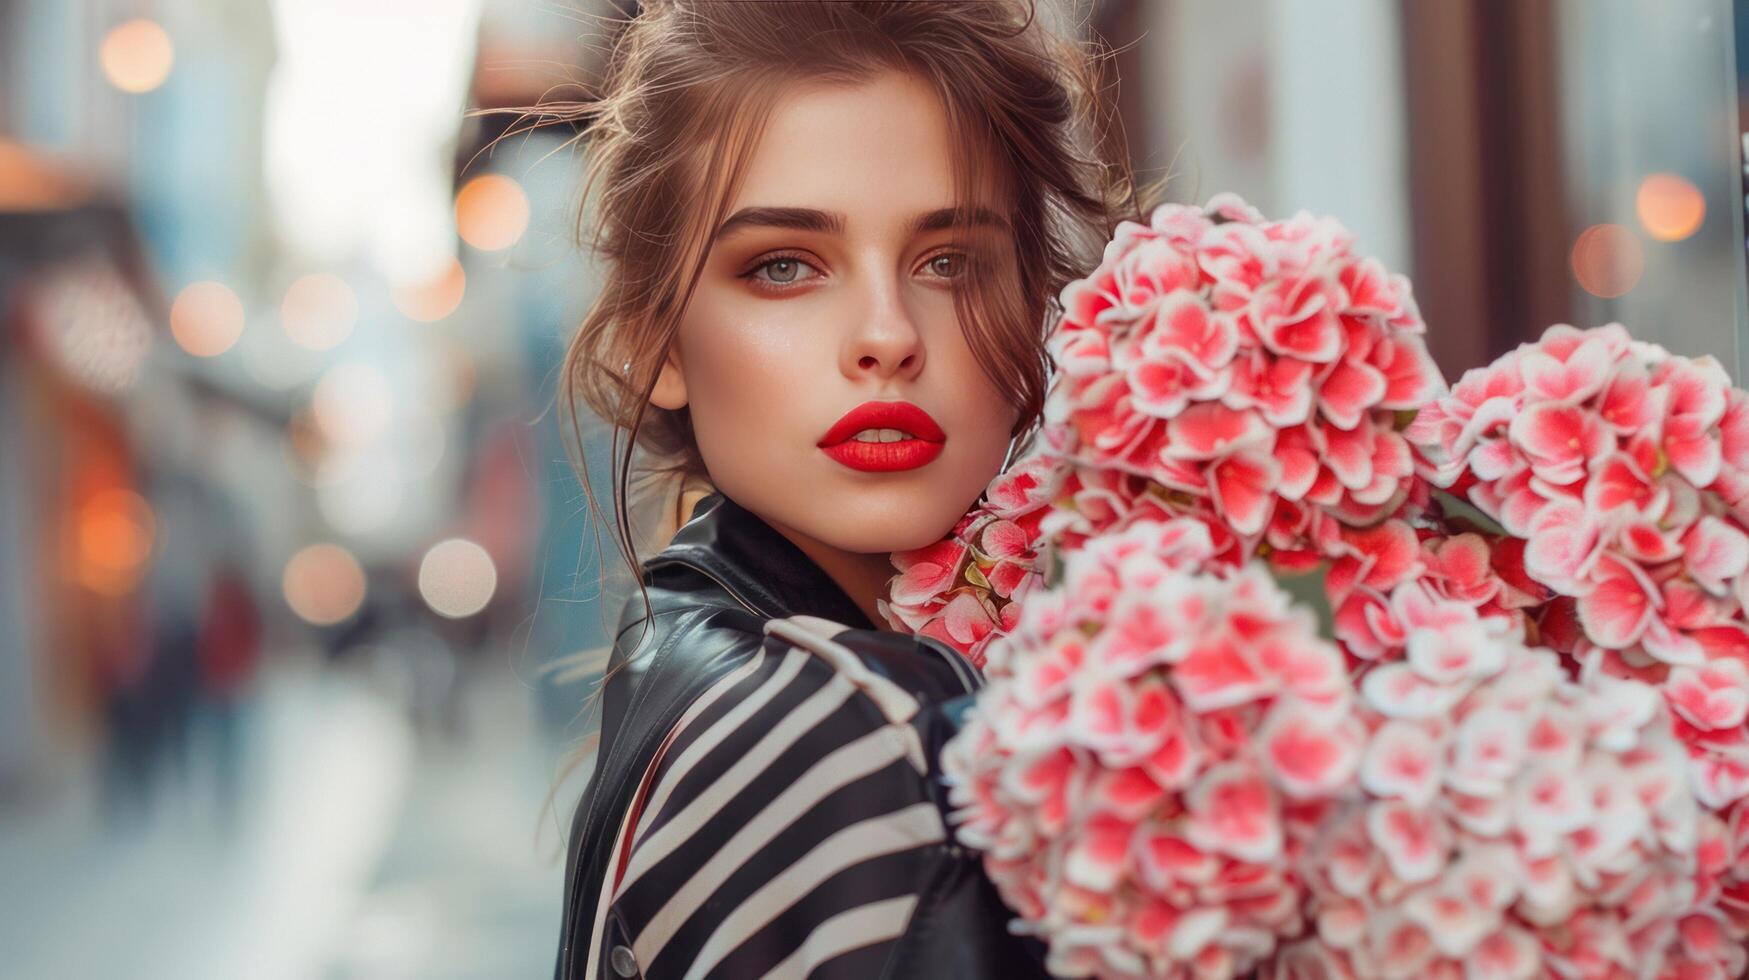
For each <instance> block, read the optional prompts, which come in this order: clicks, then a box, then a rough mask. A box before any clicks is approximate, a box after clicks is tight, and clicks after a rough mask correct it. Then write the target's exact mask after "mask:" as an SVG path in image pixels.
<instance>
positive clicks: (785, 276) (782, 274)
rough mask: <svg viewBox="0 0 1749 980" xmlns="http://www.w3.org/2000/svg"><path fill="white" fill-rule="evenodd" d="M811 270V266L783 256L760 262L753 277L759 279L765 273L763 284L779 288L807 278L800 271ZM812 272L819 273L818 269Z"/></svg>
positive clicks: (799, 260)
mask: <svg viewBox="0 0 1749 980" xmlns="http://www.w3.org/2000/svg"><path fill="white" fill-rule="evenodd" d="M813 268H814V267H813V266H811V265H809V264H808V263H806V262H803V261H802V260H801V259H798V258H794V257H792V256H784V257H781V258H775V259H771V260H769V261H767V262H761V263H760V264H759V265H758V266H757V267H755V268H754V269H753V275H754V278H759V275H758V274H759V273H760V272H766V273H768V275H766V276H765V277H764V281H765V282H769V283H775V284H777V285H779V286H787V285H789V284H790V283H792V282H796V281H798V280H801V279H806V278H809V277H808V276H804V275H802V270H803V269H813ZM814 271H815V272H816V273H817V272H819V270H818V269H814Z"/></svg>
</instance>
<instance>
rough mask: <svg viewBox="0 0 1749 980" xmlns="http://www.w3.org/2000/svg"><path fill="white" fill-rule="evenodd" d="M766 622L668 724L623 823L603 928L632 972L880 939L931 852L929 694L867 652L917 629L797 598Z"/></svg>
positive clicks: (766, 965)
mask: <svg viewBox="0 0 1749 980" xmlns="http://www.w3.org/2000/svg"><path fill="white" fill-rule="evenodd" d="M762 633H763V639H762V641H761V642H760V644H759V645H758V648H757V649H756V650H755V651H754V652H753V653H752V655H751V656H750V657H748V658H747V659H746V660H745V661H744V662H742V663H741V664H739V665H738V666H737V667H736V668H735V669H734V670H732V671H730V672H728V673H726V674H724V675H723V676H721V677H720V678H718V679H717V680H716V681H715V682H714V683H712V684H711V685H709V687H708V688H706V689H705V690H704V691H703V692H702V693H701V694H700V695H699V696H698V697H697V698H695V699H694V700H693V701H692V702H691V704H690V705H689V706H688V707H687V709H686V711H685V713H684V715H683V716H682V717H681V718H680V719H679V720H678V721H677V722H676V723H675V724H674V725H672V726H670V727H669V729H668V730H667V732H666V736H665V739H664V741H663V742H662V744H661V746H660V747H659V749H658V750H657V751H656V752H655V753H653V754H652V755H653V756H654V758H653V759H652V760H651V765H650V767H649V770H648V772H647V773H646V774H645V776H644V778H643V784H642V788H641V789H640V790H639V793H638V795H637V797H636V798H637V799H639V800H640V801H641V804H640V805H639V806H637V807H635V808H634V813H633V814H632V815H630V816H628V818H627V823H626V826H625V827H624V829H623V830H622V834H624V835H625V836H624V838H623V842H624V846H625V847H626V848H627V851H626V854H627V857H626V860H625V864H624V866H623V867H624V872H623V875H622V876H621V878H620V880H619V882H618V883H617V884H616V885H615V886H613V887H612V888H611V890H610V892H609V894H610V895H611V907H610V915H609V917H608V932H609V935H608V936H607V937H604V938H605V939H606V940H607V941H608V942H609V943H611V944H612V945H615V946H624V947H625V948H626V950H627V953H628V954H629V955H630V956H631V957H633V958H635V960H636V962H637V963H638V964H639V966H640V967H641V968H642V971H643V975H644V976H666V975H674V976H678V975H680V973H684V972H694V973H696V972H709V971H710V970H721V971H722V975H732V976H742V975H748V976H752V975H765V974H766V973H768V972H770V971H772V970H778V971H779V972H780V973H786V974H787V973H791V972H792V971H793V975H796V976H800V975H803V974H805V973H807V972H808V970H806V969H801V970H795V968H796V967H798V966H801V965H802V964H803V963H804V961H805V962H806V963H807V964H808V965H810V966H812V965H817V964H819V963H823V962H825V961H827V960H832V959H835V958H837V957H838V956H840V955H851V954H852V953H853V951H854V950H855V949H858V948H862V949H864V953H863V955H869V956H872V955H876V954H877V953H878V954H879V955H881V956H884V955H885V954H886V952H888V951H889V950H884V949H880V947H881V945H882V941H883V940H885V941H890V940H896V939H897V938H898V937H899V936H900V935H901V934H902V933H903V932H904V931H905V928H906V924H907V923H908V922H909V920H910V914H911V912H912V910H913V908H914V906H915V903H916V898H917V889H918V888H919V887H920V885H919V883H920V882H923V881H925V880H928V879H929V878H930V875H931V873H932V869H933V868H935V867H936V865H937V862H939V861H940V860H941V859H942V852H941V848H942V847H943V846H944V844H945V840H946V833H945V828H944V825H943V821H942V817H941V814H940V811H939V809H938V807H937V804H936V802H935V801H934V799H933V798H932V794H930V793H929V792H928V786H927V779H928V775H929V771H930V768H931V767H930V765H929V758H928V756H929V752H928V751H927V749H926V747H925V745H924V744H923V742H922V740H921V739H920V736H919V732H918V730H917V728H916V726H915V725H914V724H913V723H914V721H915V720H916V719H917V717H918V715H919V712H920V709H921V708H922V707H923V704H922V702H920V701H919V700H918V698H917V697H916V696H915V695H914V693H913V692H912V691H910V690H907V689H906V687H905V686H903V685H902V684H900V683H898V682H897V681H895V680H894V679H893V678H892V677H891V676H888V675H887V674H886V673H885V672H884V671H882V670H881V669H879V668H878V664H879V663H880V661H881V659H882V657H883V655H885V654H889V653H892V654H897V653H898V652H899V651H900V650H901V649H904V650H907V651H909V655H910V656H913V657H915V656H917V650H918V647H917V644H916V642H915V640H914V638H911V637H906V636H902V635H900V634H891V633H882V632H879V631H874V630H866V629H854V628H850V627H846V626H843V625H841V624H838V623H834V622H831V621H829V620H823V619H818V618H815V617H809V616H791V617H788V618H785V619H773V620H769V621H767V622H766V623H765V624H763V626H762ZM850 920H854V921H857V922H858V923H860V928H859V929H858V930H856V931H855V934H854V935H850V934H846V933H844V932H843V931H842V930H840V929H838V928H836V927H834V926H832V925H831V923H832V922H834V921H837V922H845V921H850ZM837 943H847V944H848V945H845V946H842V947H840V946H837V945H835V944H837ZM840 965H842V964H840ZM701 967H702V968H703V970H702V971H701V969H700V968H701ZM870 975H872V972H871V974H870Z"/></svg>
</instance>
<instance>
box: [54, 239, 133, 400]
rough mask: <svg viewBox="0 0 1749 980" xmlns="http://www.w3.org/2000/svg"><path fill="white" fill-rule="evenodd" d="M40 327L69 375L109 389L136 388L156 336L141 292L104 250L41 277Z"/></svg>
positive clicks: (97, 389)
mask: <svg viewBox="0 0 1749 980" xmlns="http://www.w3.org/2000/svg"><path fill="white" fill-rule="evenodd" d="M36 288H37V290H38V301H37V313H38V316H37V317H36V324H35V325H36V329H37V331H38V334H39V336H40V339H41V340H42V343H43V347H44V349H45V350H46V351H47V352H48V354H49V356H50V357H51V358H52V359H53V360H54V361H55V363H57V364H58V365H59V366H60V367H61V369H62V370H63V371H65V372H66V374H67V376H68V377H70V378H72V379H73V380H75V381H77V382H79V383H80V384H82V385H85V386H86V387H88V388H91V389H93V390H95V391H101V392H105V393H109V394H114V393H118V392H122V391H125V390H127V389H129V388H131V387H133V385H134V383H135V382H136V381H137V380H138V379H139V375H140V368H141V366H142V365H143V364H144V363H145V361H146V355H147V353H148V352H149V351H150V350H151V348H152V344H153V342H154V340H155V338H154V330H153V327H152V321H151V318H150V317H149V316H148V315H147V313H146V310H145V308H144V307H143V306H141V305H140V298H139V294H138V293H137V292H136V291H135V289H134V286H133V285H132V284H131V283H130V282H129V281H128V279H127V277H125V276H124V275H123V274H122V273H121V271H120V270H119V269H118V268H117V267H116V265H115V263H114V262H113V261H112V260H111V259H110V258H109V257H108V256H107V255H104V254H102V253H100V252H93V253H90V254H88V255H86V256H84V257H82V258H79V259H75V260H71V261H68V262H65V263H62V264H61V265H60V266H57V267H56V268H55V269H54V270H53V271H51V272H49V273H48V274H47V275H45V276H44V277H43V278H42V279H41V280H39V281H38V283H37V286H36Z"/></svg>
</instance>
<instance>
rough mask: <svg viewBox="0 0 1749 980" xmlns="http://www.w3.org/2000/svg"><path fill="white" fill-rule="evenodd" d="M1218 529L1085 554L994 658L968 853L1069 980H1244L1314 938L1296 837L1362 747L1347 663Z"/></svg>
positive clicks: (965, 734) (957, 761) (1119, 536)
mask: <svg viewBox="0 0 1749 980" xmlns="http://www.w3.org/2000/svg"><path fill="white" fill-rule="evenodd" d="M1214 556H1215V546H1214V543H1213V541H1212V540H1211V539H1210V537H1209V534H1208V531H1207V528H1206V526H1205V525H1204V524H1202V523H1201V522H1198V521H1194V520H1190V519H1175V520H1169V521H1164V522H1160V521H1142V522H1136V523H1133V524H1131V525H1130V526H1128V527H1127V528H1125V529H1124V530H1122V531H1119V532H1115V533H1110V534H1105V535H1101V536H1099V537H1096V538H1094V539H1092V540H1089V541H1088V542H1087V543H1086V544H1085V546H1084V547H1082V548H1080V549H1078V550H1075V551H1072V552H1070V553H1068V554H1067V556H1066V558H1065V565H1064V570H1063V577H1062V579H1061V581H1059V582H1057V583H1056V584H1054V585H1053V586H1052V587H1051V588H1048V589H1040V590H1037V591H1034V592H1033V593H1032V594H1031V595H1029V596H1028V598H1027V599H1026V601H1025V603H1024V604H1023V608H1022V612H1021V616H1020V620H1019V622H1018V623H1017V624H1016V627H1015V629H1014V631H1013V633H1012V634H1010V635H1009V636H1007V637H1005V638H1003V639H1002V640H1000V641H998V642H997V643H994V644H992V645H991V646H990V648H989V656H990V671H989V676H990V678H991V680H990V683H989V684H988V685H987V686H986V687H985V688H984V689H983V690H982V691H981V692H980V695H979V699H978V704H977V707H976V710H975V711H974V712H973V714H972V716H971V718H970V720H969V722H968V724H967V725H966V726H965V727H964V728H963V729H962V730H961V731H960V732H959V734H958V735H957V736H956V737H955V738H954V739H953V740H952V741H951V742H950V743H949V745H948V747H947V750H946V751H945V752H944V755H943V762H942V766H943V770H944V772H945V773H946V775H947V777H948V778H949V780H950V784H951V786H952V790H951V794H952V796H951V798H952V800H953V802H954V803H955V805H956V806H957V807H958V810H957V812H956V814H955V823H956V833H957V835H958V837H959V839H960V840H961V841H962V842H964V843H966V844H968V845H969V846H972V847H976V848H978V849H979V850H980V851H981V852H983V854H984V857H985V866H986V869H987V871H988V873H989V875H990V877H991V879H992V880H993V881H994V882H995V884H996V886H997V888H998V890H999V891H1000V892H1001V894H1002V895H1003V897H1004V899H1005V900H1006V901H1007V903H1008V904H1009V905H1010V906H1011V907H1012V908H1013V909H1014V910H1015V911H1016V913H1017V914H1018V916H1019V919H1020V920H1021V923H1022V927H1023V928H1025V929H1026V930H1028V931H1031V932H1033V933H1035V934H1038V935H1040V936H1041V937H1042V938H1044V939H1045V940H1047V941H1048V942H1049V944H1050V956H1051V959H1050V964H1049V965H1050V968H1051V969H1052V970H1053V971H1055V972H1057V973H1059V974H1061V975H1078V976H1085V975H1089V974H1092V973H1098V974H1101V975H1112V976H1120V975H1121V976H1160V977H1168V976H1184V977H1189V976H1192V975H1195V976H1211V977H1214V976H1234V975H1236V974H1237V973H1240V972H1243V971H1245V970H1248V969H1251V968H1253V967H1255V966H1256V965H1258V964H1259V963H1261V962H1262V961H1263V960H1264V959H1265V957H1267V956H1268V955H1269V953H1270V952H1271V950H1272V949H1274V947H1275V946H1276V944H1277V942H1278V941H1279V940H1280V939H1283V938H1288V937H1292V936H1294V935H1296V934H1297V933H1298V932H1299V931H1300V929H1301V928H1302V925H1303V922H1302V916H1301V904H1302V901H1303V899H1304V894H1303V890H1302V889H1301V887H1300V883H1299V879H1298V876H1297V872H1296V871H1295V870H1294V865H1295V857H1296V853H1295V851H1296V848H1297V847H1298V843H1297V842H1298V841H1300V840H1303V839H1304V834H1303V833H1299V832H1297V831H1296V830H1295V829H1294V828H1295V827H1309V826H1314V825H1316V822H1317V819H1318V817H1319V816H1320V815H1321V813H1322V811H1321V801H1323V800H1324V799H1325V798H1327V797H1328V796H1329V795H1330V794H1332V793H1334V792H1335V791H1337V790H1338V789H1340V788H1342V787H1345V786H1347V785H1349V784H1350V783H1351V781H1352V779H1353V774H1354V771H1355V767H1356V766H1357V765H1358V763H1359V760H1360V749H1361V744H1362V740H1363V738H1364V731H1363V730H1362V729H1361V728H1360V727H1359V726H1358V725H1357V723H1356V722H1355V721H1354V719H1353V718H1352V717H1351V715H1350V708H1351V705H1352V703H1353V696H1352V689H1351V687H1350V685H1349V681H1348V676H1347V673H1346V670H1345V668H1344V663H1343V660H1342V656H1341V654H1340V652H1339V651H1337V649H1336V648H1335V647H1334V646H1333V645H1331V644H1330V643H1329V642H1328V641H1325V640H1322V639H1319V638H1318V637H1317V635H1316V632H1315V624H1314V622H1313V619H1312V617H1311V614H1310V613H1309V612H1308V611H1307V610H1305V609H1303V608H1300V607H1296V606H1294V605H1293V604H1292V603H1291V601H1290V600H1289V598H1288V596H1287V595H1286V593H1284V592H1282V591H1281V589H1280V588H1279V587H1278V586H1276V584H1275V583H1274V581H1273V580H1272V579H1271V578H1270V577H1269V576H1268V575H1267V574H1266V573H1265V572H1264V571H1263V570H1262V568H1261V567H1260V566H1256V565H1251V566H1246V567H1233V566H1228V565H1222V564H1219V563H1218V562H1217V563H1212V559H1213V558H1214Z"/></svg>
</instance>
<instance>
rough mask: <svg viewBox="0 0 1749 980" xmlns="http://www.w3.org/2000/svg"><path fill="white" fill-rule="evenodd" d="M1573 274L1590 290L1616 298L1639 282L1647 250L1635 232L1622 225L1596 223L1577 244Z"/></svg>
mask: <svg viewBox="0 0 1749 980" xmlns="http://www.w3.org/2000/svg"><path fill="white" fill-rule="evenodd" d="M1572 261H1573V276H1574V277H1575V278H1576V279H1578V280H1579V285H1580V286H1582V287H1583V288H1584V289H1585V291H1586V292H1588V293H1590V294H1591V295H1593V296H1598V297H1602V298H1603V299H1614V298H1615V297H1617V296H1622V295H1625V294H1626V293H1628V292H1629V291H1630V290H1632V289H1633V288H1634V286H1636V285H1638V284H1639V281H1640V276H1641V275H1642V274H1643V273H1644V272H1645V271H1646V253H1645V249H1644V248H1643V247H1642V246H1641V245H1640V240H1639V239H1638V238H1636V237H1634V233H1633V232H1632V231H1630V230H1628V229H1627V228H1624V227H1622V226H1621V225H1612V224H1602V225H1592V226H1591V227H1589V228H1587V229H1585V230H1584V231H1582V232H1580V233H1579V238H1578V239H1577V240H1576V241H1574V243H1573V257H1572Z"/></svg>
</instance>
